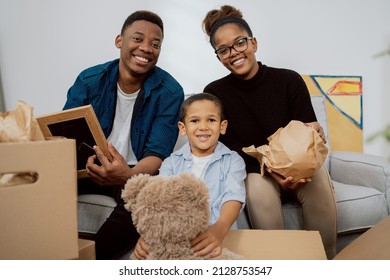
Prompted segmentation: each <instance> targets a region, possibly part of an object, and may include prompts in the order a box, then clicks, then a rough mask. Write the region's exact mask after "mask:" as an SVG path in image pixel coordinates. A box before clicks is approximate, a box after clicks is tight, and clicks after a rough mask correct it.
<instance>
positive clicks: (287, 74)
mask: <svg viewBox="0 0 390 280" xmlns="http://www.w3.org/2000/svg"><path fill="white" fill-rule="evenodd" d="M258 63H259V66H260V68H259V71H258V72H257V74H256V75H255V76H254V77H253V78H252V79H250V80H243V79H240V78H238V77H236V76H234V75H233V74H229V75H228V76H226V77H224V78H221V79H219V80H216V81H214V82H212V83H210V84H209V85H207V86H206V87H205V89H204V92H208V93H211V94H214V95H216V96H218V97H219V98H220V99H221V101H222V104H223V106H224V110H225V115H226V118H227V120H228V128H227V132H226V134H225V135H221V138H220V141H221V142H222V143H224V144H225V145H226V146H228V147H229V148H230V149H232V150H235V151H237V152H238V153H239V154H240V155H241V156H242V157H243V158H244V160H245V164H246V170H247V172H248V173H260V166H259V162H258V160H257V159H255V158H253V157H251V156H248V155H246V154H245V153H244V152H243V151H242V148H243V147H248V146H251V145H254V146H255V147H258V146H261V145H264V144H268V140H267V138H268V137H269V136H271V135H272V134H273V133H274V132H276V130H277V129H279V128H280V127H284V126H286V125H287V124H288V123H289V122H290V121H291V120H300V121H302V122H314V121H316V117H315V114H314V110H313V107H312V105H311V99H310V94H309V91H308V89H307V87H306V84H305V82H304V80H303V79H302V77H301V76H300V75H299V74H298V73H296V72H294V71H292V70H287V69H278V68H272V67H267V66H266V65H262V64H261V62H258Z"/></svg>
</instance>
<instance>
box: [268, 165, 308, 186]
mask: <svg viewBox="0 0 390 280" xmlns="http://www.w3.org/2000/svg"><path fill="white" fill-rule="evenodd" d="M267 172H268V173H269V174H270V175H271V176H272V178H274V179H275V181H276V182H277V183H278V184H279V185H280V186H282V188H286V189H291V190H296V189H297V188H299V187H301V186H303V185H304V184H306V183H310V182H311V179H310V178H307V179H300V180H298V181H296V182H294V178H293V177H291V176H289V177H287V178H285V177H283V176H282V175H280V174H278V173H276V172H274V171H272V170H271V169H270V168H267Z"/></svg>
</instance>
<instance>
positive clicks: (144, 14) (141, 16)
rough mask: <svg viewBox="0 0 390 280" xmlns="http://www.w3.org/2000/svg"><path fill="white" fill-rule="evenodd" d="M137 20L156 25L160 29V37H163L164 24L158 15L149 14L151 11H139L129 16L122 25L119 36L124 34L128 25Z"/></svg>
mask: <svg viewBox="0 0 390 280" xmlns="http://www.w3.org/2000/svg"><path fill="white" fill-rule="evenodd" d="M137 20H146V21H149V22H151V23H154V24H157V25H158V26H159V27H160V28H161V32H162V35H163V37H164V24H163V21H162V19H161V18H160V16H159V15H157V14H155V13H153V12H151V11H146V10H141V11H136V12H134V13H132V14H131V15H129V16H128V17H127V19H126V20H125V22H124V23H123V26H122V29H121V34H122V35H123V33H124V32H125V30H126V28H127V27H128V26H130V25H132V24H133V22H134V21H137Z"/></svg>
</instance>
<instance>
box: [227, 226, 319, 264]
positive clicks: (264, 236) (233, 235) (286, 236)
mask: <svg viewBox="0 0 390 280" xmlns="http://www.w3.org/2000/svg"><path fill="white" fill-rule="evenodd" d="M223 245H224V246H225V247H227V248H228V249H230V250H231V251H233V252H235V253H237V254H240V255H242V256H244V258H245V259H246V260H326V254H325V250H324V246H323V244H322V240H321V236H320V234H319V232H318V231H305V230H253V229H250V230H231V231H230V232H229V234H228V235H227V236H226V238H225V240H224V244H223Z"/></svg>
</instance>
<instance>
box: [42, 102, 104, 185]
mask: <svg viewBox="0 0 390 280" xmlns="http://www.w3.org/2000/svg"><path fill="white" fill-rule="evenodd" d="M36 119H37V121H38V124H39V126H40V128H41V130H42V133H43V135H44V136H45V138H46V139H51V138H53V137H54V138H55V137H65V138H69V139H75V140H76V154H77V176H78V177H79V178H84V177H88V175H87V171H86V169H85V165H86V163H87V159H88V157H90V156H91V155H94V154H95V151H94V150H93V149H92V147H93V146H94V145H96V146H98V147H99V148H100V149H101V150H102V152H103V153H104V155H105V156H106V157H107V158H108V160H110V161H112V157H111V154H110V153H109V151H108V147H107V140H106V137H105V136H104V133H103V130H102V128H101V126H100V124H99V121H98V119H97V117H96V114H95V111H94V110H93V108H92V106H91V105H86V106H81V107H77V108H73V109H68V110H63V111H60V112H56V113H51V114H47V115H43V116H39V117H37V118H36Z"/></svg>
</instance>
